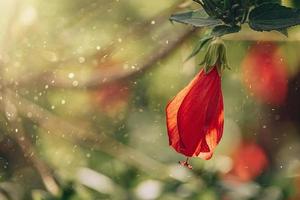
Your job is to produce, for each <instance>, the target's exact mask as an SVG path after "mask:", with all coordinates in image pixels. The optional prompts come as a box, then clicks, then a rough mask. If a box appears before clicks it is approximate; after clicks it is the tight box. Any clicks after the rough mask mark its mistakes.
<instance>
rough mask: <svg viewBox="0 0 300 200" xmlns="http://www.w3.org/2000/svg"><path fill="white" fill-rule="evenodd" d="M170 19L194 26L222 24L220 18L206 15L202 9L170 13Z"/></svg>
mask: <svg viewBox="0 0 300 200" xmlns="http://www.w3.org/2000/svg"><path fill="white" fill-rule="evenodd" d="M170 20H171V21H176V22H180V23H184V24H190V25H192V26H195V27H206V26H216V25H220V24H222V21H221V20H219V19H215V18H211V17H208V15H207V14H206V13H205V11H204V10H196V11H189V12H184V13H177V14H174V15H171V17H170Z"/></svg>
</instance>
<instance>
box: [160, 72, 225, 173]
mask: <svg viewBox="0 0 300 200" xmlns="http://www.w3.org/2000/svg"><path fill="white" fill-rule="evenodd" d="M166 118H167V129H168V136H169V144H170V145H171V146H172V147H173V148H174V149H175V150H176V151H177V152H178V153H181V154H183V155H185V156H187V157H200V158H203V159H206V160H208V159H210V158H211V157H212V155H213V152H214V150H215V147H216V146H217V144H218V143H219V142H220V139H221V137H222V134H223V124H224V112H223V96H222V90H221V77H220V75H219V73H218V70H217V67H215V66H214V67H213V68H212V69H211V71H210V72H208V73H206V72H205V70H201V71H200V72H199V73H198V74H197V75H196V77H195V78H194V79H193V80H192V81H191V82H190V83H189V85H188V86H186V87H185V88H184V89H183V90H181V91H180V92H179V93H178V94H177V95H176V96H175V97H174V98H173V99H172V100H171V101H170V102H169V104H168V105H167V107H166ZM181 164H183V165H186V166H188V167H191V166H190V165H188V163H187V161H186V162H183V163H181Z"/></svg>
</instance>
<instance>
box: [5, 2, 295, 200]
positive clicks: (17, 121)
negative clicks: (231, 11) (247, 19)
mask: <svg viewBox="0 0 300 200" xmlns="http://www.w3.org/2000/svg"><path fill="white" fill-rule="evenodd" d="M283 3H284V4H285V5H287V6H299V2H298V1H297V0H295V1H289V0H285V1H283ZM195 8H197V5H196V4H194V3H193V2H192V1H189V0H187V1H183V0H164V1H161V0H152V1H141V0H110V1H109V0H85V1H80V0H51V1H42V0H0V16H1V17H0V70H1V72H0V111H1V112H0V131H1V132H0V200H28V199H33V200H50V199H51V200H90V199H91V200H94V199H95V200H96V199H97V200H98V199H113V200H114V199H116V200H118V199H125V200H126V199H128V200H135V199H136V200H139V199H140V200H152V199H158V200H178V199H196V200H202V199H203V200H219V199H220V200H285V199H288V200H297V199H300V143H299V142H300V56H299V52H300V27H295V28H292V29H290V30H289V35H290V36H289V38H286V37H285V36H283V35H281V34H279V33H276V32H271V33H256V32H253V31H250V29H249V28H248V27H243V31H242V32H241V33H238V34H234V35H229V36H226V37H225V38H224V39H225V43H226V45H227V49H228V59H229V62H230V66H231V70H227V71H226V72H225V73H224V75H223V77H222V79H223V80H222V84H223V86H222V87H223V95H224V101H225V131H224V136H223V138H222V140H221V143H220V145H219V146H218V147H217V151H216V152H215V154H214V156H213V158H212V159H211V160H209V161H203V160H201V159H198V158H194V159H192V160H191V164H192V165H193V170H189V169H187V168H183V167H182V166H180V165H179V164H178V161H179V160H183V159H184V157H183V156H181V155H179V154H177V153H176V152H175V151H174V150H173V149H171V148H170V147H169V146H168V138H167V133H166V125H165V106H166V104H167V102H168V100H170V99H171V98H172V97H173V96H174V95H175V94H176V93H178V92H179V91H180V89H182V88H183V87H184V86H185V85H186V84H187V83H188V82H189V81H190V80H191V79H192V78H193V76H194V75H195V73H197V72H198V71H199V70H200V68H201V66H199V65H198V63H200V62H201V59H202V57H203V53H204V52H200V54H199V55H198V56H196V57H195V58H192V59H190V60H189V61H187V62H185V59H186V58H187V57H188V55H189V54H190V53H191V51H192V50H193V47H194V45H195V43H196V42H197V41H198V40H199V39H200V38H201V36H202V35H203V34H205V32H206V31H207V30H201V29H199V30H196V31H195V30H193V29H192V28H191V27H189V26H185V25H181V24H177V23H176V24H172V23H170V22H169V21H168V18H169V16H170V14H172V13H174V12H178V11H184V10H190V9H195Z"/></svg>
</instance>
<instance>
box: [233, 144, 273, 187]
mask: <svg viewBox="0 0 300 200" xmlns="http://www.w3.org/2000/svg"><path fill="white" fill-rule="evenodd" d="M232 158H233V168H232V170H231V172H230V175H233V176H234V177H236V178H238V179H239V180H240V181H250V180H252V179H254V178H256V177H257V176H259V175H260V174H261V173H262V172H263V171H264V170H265V169H266V168H267V167H268V158H267V156H266V153H265V151H264V150H263V149H262V148H261V147H260V146H259V145H257V144H256V143H252V142H251V143H243V144H241V145H240V146H239V147H238V148H237V149H236V151H235V153H234V154H233V156H232Z"/></svg>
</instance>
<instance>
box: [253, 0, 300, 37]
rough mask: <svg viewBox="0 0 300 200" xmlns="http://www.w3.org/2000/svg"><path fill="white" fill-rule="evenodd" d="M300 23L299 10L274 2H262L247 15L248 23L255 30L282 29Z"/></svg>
mask: <svg viewBox="0 0 300 200" xmlns="http://www.w3.org/2000/svg"><path fill="white" fill-rule="evenodd" d="M298 24H300V11H299V10H298V9H294V8H288V7H285V6H281V5H279V4H276V3H267V4H262V5H260V6H258V7H256V8H254V9H253V10H252V11H251V12H250V15H249V25H250V27H251V28H252V29H253V30H256V31H272V30H277V31H279V30H284V29H286V28H289V27H291V26H295V25H298Z"/></svg>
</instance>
